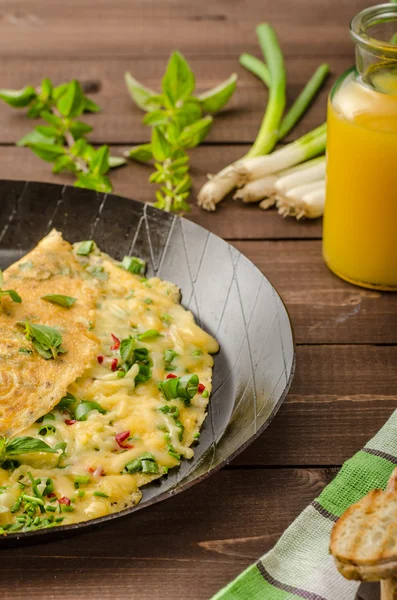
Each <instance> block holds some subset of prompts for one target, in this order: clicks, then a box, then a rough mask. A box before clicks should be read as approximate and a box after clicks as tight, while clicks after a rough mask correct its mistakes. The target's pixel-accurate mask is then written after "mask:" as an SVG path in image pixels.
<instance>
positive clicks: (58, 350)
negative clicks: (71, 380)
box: [18, 321, 66, 360]
mask: <svg viewBox="0 0 397 600" xmlns="http://www.w3.org/2000/svg"><path fill="white" fill-rule="evenodd" d="M18 325H20V326H22V327H25V334H26V339H28V340H30V341H31V342H32V344H33V346H34V348H35V349H36V350H37V352H38V353H39V354H40V356H42V357H43V358H45V359H46V360H48V359H50V358H56V357H57V356H58V354H63V353H65V352H66V350H65V348H63V347H62V335H61V334H60V332H59V331H58V329H55V327H50V326H49V325H37V324H34V323H30V322H29V321H25V322H23V321H22V322H21V321H20V322H18Z"/></svg>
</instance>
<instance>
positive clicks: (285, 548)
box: [212, 411, 397, 600]
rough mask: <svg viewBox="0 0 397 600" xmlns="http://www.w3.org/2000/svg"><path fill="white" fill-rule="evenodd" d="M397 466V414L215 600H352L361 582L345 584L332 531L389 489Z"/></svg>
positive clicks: (216, 595)
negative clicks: (372, 495) (354, 507)
mask: <svg viewBox="0 0 397 600" xmlns="http://www.w3.org/2000/svg"><path fill="white" fill-rule="evenodd" d="M396 464H397V411H395V412H394V413H393V415H392V416H391V417H390V419H389V420H388V421H387V423H386V425H384V427H382V429H381V430H380V431H379V432H378V433H377V434H376V435H375V437H374V438H372V440H371V441H370V442H368V444H367V445H366V446H365V448H363V449H362V450H360V452H357V454H355V456H353V458H351V459H350V460H348V461H346V462H345V463H344V465H343V467H342V469H341V470H340V472H339V473H338V475H337V476H336V477H335V479H334V480H333V481H332V482H331V483H330V484H329V485H328V486H327V487H326V488H324V490H323V491H322V493H321V494H320V496H319V497H318V498H316V500H314V501H313V502H312V503H311V504H310V505H309V506H308V507H307V508H306V509H305V510H304V511H303V512H302V513H301V514H300V515H299V517H298V518H297V519H296V520H295V521H294V522H293V523H292V525H290V527H289V528H288V529H287V530H286V531H285V533H284V534H283V535H282V537H281V538H280V540H279V541H278V542H277V544H276V546H275V547H274V548H273V549H272V550H270V552H268V553H267V554H265V555H264V556H263V557H262V558H261V559H260V560H259V561H258V562H257V563H256V564H254V565H251V566H250V567H248V569H246V570H245V571H244V572H243V573H242V574H241V575H239V576H238V577H237V579H235V580H234V581H232V582H231V583H229V585H227V586H226V587H225V588H224V589H223V590H221V591H219V592H218V593H217V594H215V596H214V597H213V599H212V600H293V599H294V598H306V599H307V600H354V598H355V596H356V593H357V590H358V586H359V582H355V581H347V580H346V579H344V578H343V577H342V575H340V574H339V573H338V571H337V569H336V567H335V564H334V559H333V557H332V556H330V555H329V552H328V548H329V543H330V535H331V530H332V527H333V525H334V523H335V521H337V519H338V517H340V515H341V514H342V513H343V512H344V511H345V510H346V509H347V508H348V507H349V506H350V505H351V504H353V503H354V502H357V501H358V500H359V499H360V498H362V496H364V495H365V494H367V493H368V492H369V491H370V490H372V489H374V488H385V487H386V484H387V481H388V479H389V477H390V475H391V472H392V471H393V469H394V468H395V466H396Z"/></svg>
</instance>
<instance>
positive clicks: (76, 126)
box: [69, 121, 92, 140]
mask: <svg viewBox="0 0 397 600" xmlns="http://www.w3.org/2000/svg"><path fill="white" fill-rule="evenodd" d="M69 131H70V133H71V134H72V136H73V137H74V139H75V140H78V139H79V138H81V137H83V136H84V135H87V133H91V131H92V127H91V125H87V123H83V121H71V123H70V126H69Z"/></svg>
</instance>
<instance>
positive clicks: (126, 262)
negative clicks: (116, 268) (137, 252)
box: [120, 256, 146, 275]
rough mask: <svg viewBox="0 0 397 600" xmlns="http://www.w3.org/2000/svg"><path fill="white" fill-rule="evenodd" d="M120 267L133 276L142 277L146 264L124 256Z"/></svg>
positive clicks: (138, 259) (137, 259) (135, 257)
mask: <svg viewBox="0 0 397 600" xmlns="http://www.w3.org/2000/svg"><path fill="white" fill-rule="evenodd" d="M120 267H122V268H123V269H125V270H126V271H129V272H130V273H134V274H135V275H143V274H144V273H145V271H146V262H145V261H144V260H142V259H141V258H138V257H137V256H124V258H123V260H122V261H121V263H120Z"/></svg>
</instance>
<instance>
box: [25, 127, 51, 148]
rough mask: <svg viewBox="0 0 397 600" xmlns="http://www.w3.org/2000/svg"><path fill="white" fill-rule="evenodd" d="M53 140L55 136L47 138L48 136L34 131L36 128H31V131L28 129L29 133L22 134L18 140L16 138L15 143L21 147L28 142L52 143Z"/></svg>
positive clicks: (27, 144) (28, 143)
mask: <svg viewBox="0 0 397 600" xmlns="http://www.w3.org/2000/svg"><path fill="white" fill-rule="evenodd" d="M54 142H55V137H51V138H49V137H48V136H45V135H43V134H41V133H39V132H38V131H36V129H33V131H30V132H29V133H27V134H26V135H24V136H23V137H22V138H21V139H20V140H18V142H17V143H16V145H17V146H19V147H23V146H29V145H30V144H41V143H44V144H53V143H54Z"/></svg>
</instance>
